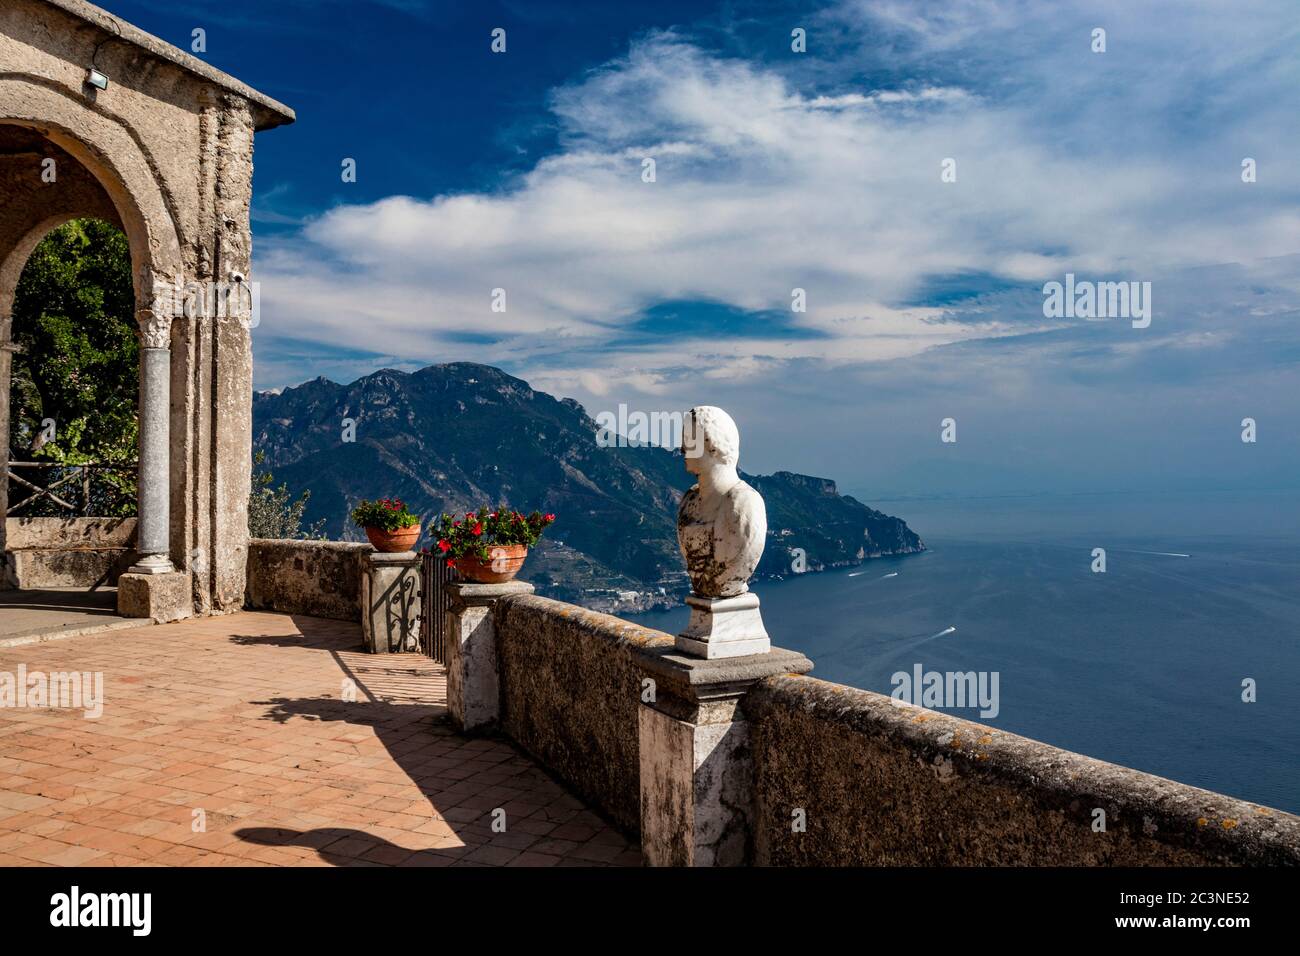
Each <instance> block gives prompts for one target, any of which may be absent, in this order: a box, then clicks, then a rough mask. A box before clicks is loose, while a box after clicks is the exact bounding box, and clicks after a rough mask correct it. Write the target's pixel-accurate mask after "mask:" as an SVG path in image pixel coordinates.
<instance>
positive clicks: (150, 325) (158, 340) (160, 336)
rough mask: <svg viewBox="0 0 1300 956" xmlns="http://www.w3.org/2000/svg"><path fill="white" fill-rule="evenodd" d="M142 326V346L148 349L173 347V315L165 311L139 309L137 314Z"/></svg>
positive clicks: (137, 319) (136, 318)
mask: <svg viewBox="0 0 1300 956" xmlns="http://www.w3.org/2000/svg"><path fill="white" fill-rule="evenodd" d="M135 321H136V324H137V325H138V326H139V328H140V346H141V348H146V349H169V348H171V347H172V317H171V316H170V315H169V314H167V313H166V312H165V311H160V310H156V309H139V310H138V311H137V312H136V314H135Z"/></svg>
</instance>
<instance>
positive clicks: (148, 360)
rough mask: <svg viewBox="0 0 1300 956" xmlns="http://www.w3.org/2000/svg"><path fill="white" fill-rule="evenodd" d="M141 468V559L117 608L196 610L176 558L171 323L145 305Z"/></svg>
mask: <svg viewBox="0 0 1300 956" xmlns="http://www.w3.org/2000/svg"><path fill="white" fill-rule="evenodd" d="M139 322H140V472H139V479H138V488H137V495H138V498H139V512H140V515H139V518H137V520H136V533H137V541H136V551H137V552H138V554H139V557H138V558H137V560H136V563H135V564H134V565H132V566H131V568H130V569H129V570H128V571H127V572H126V573H125V574H123V575H122V576H121V577H120V578H118V581H117V612H118V613H119V614H121V615H123V616H125V617H135V618H148V619H150V620H153V621H157V622H160V623H161V622H166V621H178V620H180V619H181V618H186V617H189V616H190V615H191V614H193V613H194V599H193V596H192V595H191V593H190V575H189V573H188V572H185V571H177V570H176V567H175V565H173V564H172V560H171V358H172V352H171V327H172V312H171V311H170V310H168V309H166V308H154V309H141V310H140V312H139Z"/></svg>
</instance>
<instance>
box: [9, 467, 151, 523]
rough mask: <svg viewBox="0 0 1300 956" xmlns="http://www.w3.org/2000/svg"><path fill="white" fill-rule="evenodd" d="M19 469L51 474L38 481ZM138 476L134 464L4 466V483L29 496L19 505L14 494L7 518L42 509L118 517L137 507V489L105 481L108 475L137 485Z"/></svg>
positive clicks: (34, 476)
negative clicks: (42, 507) (22, 490)
mask: <svg viewBox="0 0 1300 956" xmlns="http://www.w3.org/2000/svg"><path fill="white" fill-rule="evenodd" d="M16 469H27V470H30V471H40V470H42V469H43V470H45V471H47V472H51V474H49V475H47V476H46V477H44V478H43V479H41V480H39V481H38V480H37V479H38V476H37V475H32V476H31V477H30V478H24V477H23V476H22V475H19V474H18V473H17V471H16ZM135 473H136V463H135V462H127V463H125V464H121V465H105V464H101V463H99V462H88V463H86V464H82V465H70V464H67V463H66V462H59V461H11V462H8V463H7V464H6V465H5V480H6V481H8V482H10V483H11V485H10V487H11V488H12V487H13V486H15V485H16V486H17V487H19V488H22V489H25V490H26V491H27V492H29V493H28V494H26V495H24V496H22V497H20V498H18V500H17V501H14V498H15V497H16V496H15V495H13V494H11V495H10V496H9V499H10V502H11V503H10V505H9V507H8V508H7V509H6V511H5V514H6V515H11V514H15V513H17V512H18V511H19V510H20V509H24V508H27V509H33V508H36V507H37V506H38V505H42V506H44V507H45V508H46V510H50V509H52V510H54V511H55V512H56V513H57V514H63V513H65V512H66V513H71V514H72V515H73V516H77V517H100V516H101V515H95V512H96V511H102V512H107V514H105V515H102V516H103V517H107V516H115V515H117V514H119V513H120V512H121V511H122V509H123V508H124V507H129V506H130V505H132V504H134V503H135V489H134V487H124V485H126V484H127V483H126V482H123V483H121V484H118V483H114V482H113V481H111V480H107V481H106V480H104V479H105V478H106V477H107V476H109V475H126V476H128V477H129V479H130V484H131V485H134V477H135ZM97 479H98V480H97ZM42 481H43V483H41V482H42ZM69 499H72V500H69ZM78 500H79V503H78ZM27 513H28V514H29V515H30V514H35V513H36V512H33V511H31V510H29V511H28V512H27Z"/></svg>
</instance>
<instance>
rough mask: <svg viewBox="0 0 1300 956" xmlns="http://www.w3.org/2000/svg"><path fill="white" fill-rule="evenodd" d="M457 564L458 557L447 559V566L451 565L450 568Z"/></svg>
mask: <svg viewBox="0 0 1300 956" xmlns="http://www.w3.org/2000/svg"><path fill="white" fill-rule="evenodd" d="M455 566H456V559H455V558H448V559H447V567H449V568H454V567H455Z"/></svg>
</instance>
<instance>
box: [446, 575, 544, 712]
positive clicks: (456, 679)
mask: <svg viewBox="0 0 1300 956" xmlns="http://www.w3.org/2000/svg"><path fill="white" fill-rule="evenodd" d="M443 587H445V588H446V590H447V600H448V606H447V612H446V618H445V621H444V625H443V626H444V628H445V629H446V634H445V636H446V641H447V709H448V710H449V711H450V712H451V720H452V723H453V724H455V726H456V727H457V728H458V729H459V730H461V731H462V732H473V731H482V730H490V729H491V728H493V727H495V726H496V724H497V721H498V720H499V719H500V717H501V676H500V671H499V669H498V664H497V635H496V627H495V625H494V624H493V620H492V608H493V606H494V605H495V604H496V602H497V601H499V600H500V599H501V598H503V597H505V596H506V595H509V594H532V593H533V586H532V585H531V584H527V583H525V582H523V581H508V582H506V583H505V584H473V583H471V582H468V581H456V582H452V583H450V584H445V585H443Z"/></svg>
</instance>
